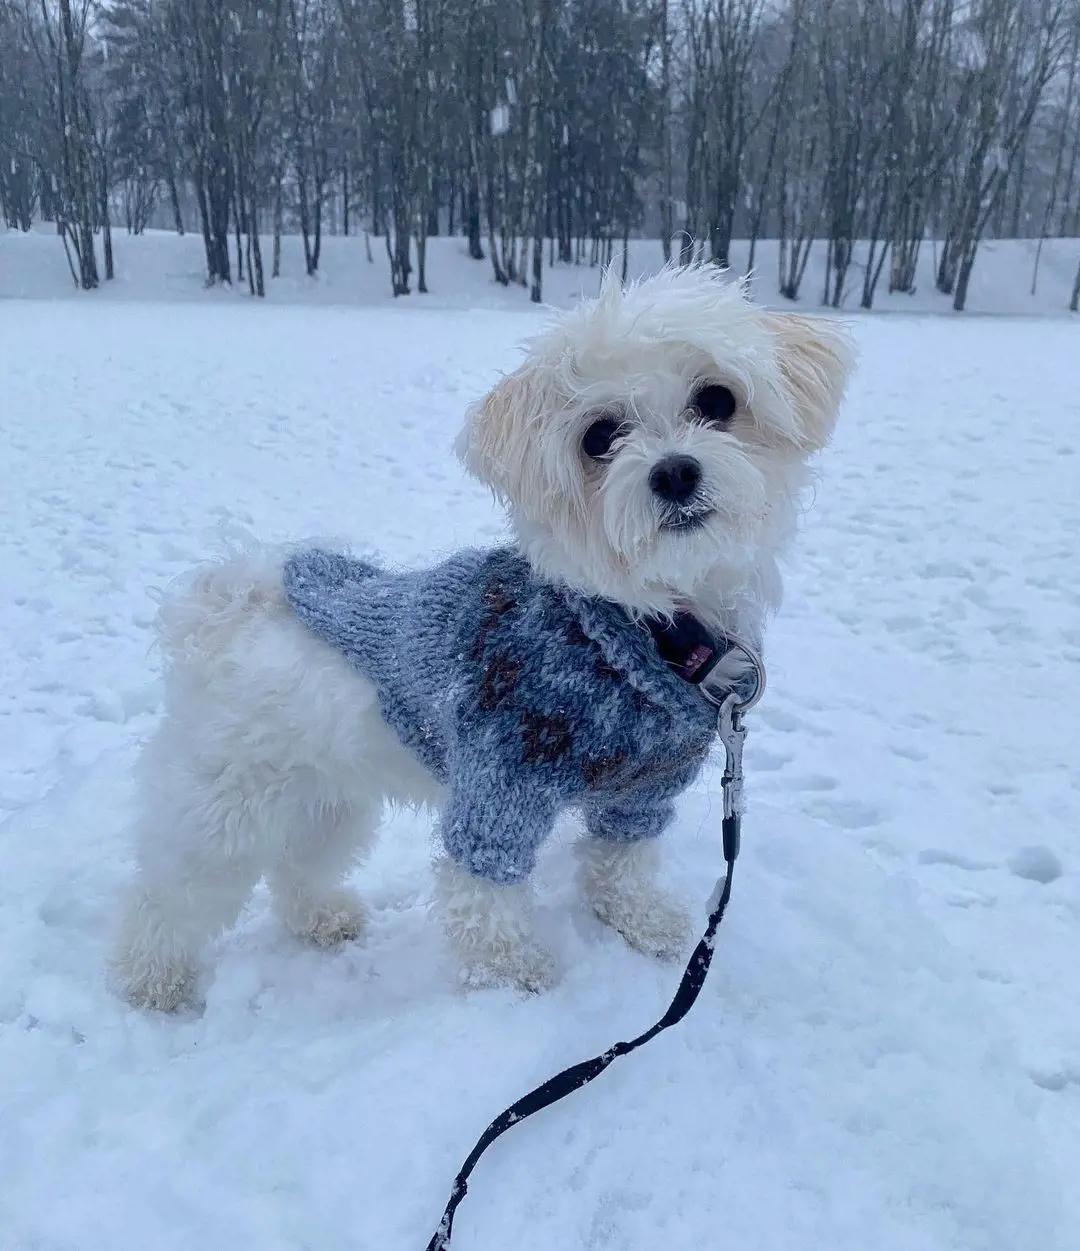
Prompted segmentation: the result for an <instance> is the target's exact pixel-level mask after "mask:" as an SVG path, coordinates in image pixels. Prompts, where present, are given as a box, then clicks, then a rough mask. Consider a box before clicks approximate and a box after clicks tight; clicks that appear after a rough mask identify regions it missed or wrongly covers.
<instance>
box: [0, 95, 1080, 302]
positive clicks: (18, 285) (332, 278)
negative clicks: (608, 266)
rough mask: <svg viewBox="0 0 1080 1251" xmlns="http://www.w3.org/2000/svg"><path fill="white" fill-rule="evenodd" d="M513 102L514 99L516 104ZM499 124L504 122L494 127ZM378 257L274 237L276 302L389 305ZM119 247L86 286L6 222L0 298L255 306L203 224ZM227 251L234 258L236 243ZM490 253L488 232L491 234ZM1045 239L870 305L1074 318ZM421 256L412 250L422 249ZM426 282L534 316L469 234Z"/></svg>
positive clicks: (380, 246)
mask: <svg viewBox="0 0 1080 1251" xmlns="http://www.w3.org/2000/svg"><path fill="white" fill-rule="evenodd" d="M511 103H512V102H511ZM502 108H504V106H501V105H500V106H498V108H496V109H495V110H494V111H493V114H492V125H493V126H496V127H497V126H499V125H501V124H502V122H503V121H505V120H506V119H505V118H502V119H501V120H500V117H499V110H500V109H502ZM496 133H498V132H497V130H496ZM369 242H370V249H371V260H370V261H369V260H368V250H367V246H366V245H365V241H364V238H363V236H362V235H361V236H355V235H352V236H349V237H348V238H345V237H342V236H340V235H331V234H327V235H325V236H324V237H323V241H322V260H321V262H320V268H319V273H318V275H317V276H316V277H315V278H310V277H308V275H307V273H306V268H305V264H304V252H303V247H302V246H301V241H300V239H299V237H297V236H285V237H284V238H283V240H282V265H281V277H280V278H276V279H274V278H271V277H270V268H271V259H272V253H273V240H272V239H271V238H269V237H267V236H264V237H263V239H262V254H263V263H264V266H265V272H266V285H267V295H266V299H267V302H268V303H284V304H295V303H303V304H321V305H325V304H334V305H341V304H345V305H352V306H355V305H364V306H370V305H372V304H377V305H381V306H384V307H392V306H393V305H394V304H395V301H394V299H393V296H392V295H391V293H390V268H389V262H388V260H387V255H386V242H385V240H384V239H381V238H378V239H375V238H373V239H371V240H370V241H369ZM113 246H114V249H115V253H116V279H115V280H114V281H113V282H107V283H106V282H103V283H102V286H101V287H100V289H99V290H97V291H96V292H94V293H93V294H92V295H90V296H87V295H86V294H85V293H82V292H78V291H76V290H75V288H74V287H73V285H72V281H71V274H70V272H69V270H68V265H67V261H66V260H65V259H64V249H63V247H62V246H61V243H60V241H59V239H57V237H56V233H55V227H52V226H48V225H46V226H41V227H39V228H38V229H37V230H36V231H34V232H31V233H29V234H22V233H20V232H19V231H15V230H8V231H6V232H5V231H4V230H3V229H2V228H0V299H3V298H4V297H12V296H14V297H22V298H36V299H40V298H49V299H72V298H74V299H84V300H85V299H87V298H90V299H94V300H97V301H99V302H104V301H110V302H111V301H113V300H150V301H154V302H161V301H162V300H168V301H169V302H175V301H178V300H179V301H190V300H195V301H199V302H201V303H215V304H222V303H250V302H251V296H250V295H249V294H248V283H247V278H246V277H245V279H244V281H243V282H237V283H236V285H235V286H234V288H233V289H232V290H231V291H222V290H221V289H220V288H219V289H216V290H212V291H207V290H206V289H205V287H204V285H203V284H204V279H205V276H206V256H205V251H204V248H203V242H202V236H201V235H200V234H199V233H198V232H196V233H194V234H187V235H185V236H184V237H183V238H179V237H177V236H176V235H175V234H173V233H171V232H166V231H147V232H146V233H145V234H143V235H139V236H137V237H132V236H130V235H127V234H126V233H124V232H122V231H120V230H117V231H115V232H114V235H113ZM230 246H231V253H232V255H233V256H234V257H235V246H234V245H230ZM483 247H484V252H485V254H486V253H487V239H486V238H485V239H484V240H483ZM1037 248H1038V240H1036V239H1002V240H988V241H986V242H985V243H983V244H982V246H981V247H980V248H979V255H978V258H977V260H976V262H975V269H974V272H973V274H972V279H971V286H970V288H969V291H968V303H967V312H966V313H964V314H954V313H953V312H952V297H951V296H946V295H942V294H941V293H940V292H938V291H936V290H935V288H934V272H935V263H936V261H937V256H938V248H937V245H935V244H934V243H932V242H927V243H925V244H924V245H923V247H922V248H921V249H920V253H919V262H918V266H917V273H916V290H915V292H914V293H913V294H910V295H907V294H899V293H898V294H895V295H890V294H889V293H888V274H887V273H886V274H885V275H883V278H882V281H881V282H880V283H879V284H878V289H877V294H876V295H875V297H874V310H873V311H874V313H875V314H877V313H881V314H891V315H895V314H898V313H900V314H904V315H910V314H925V313H938V314H943V315H947V316H949V317H953V316H958V315H962V316H965V317H969V318H970V317H971V316H972V315H976V314H977V315H986V314H995V315H1010V316H1021V315H1022V316H1051V317H1062V316H1065V317H1068V306H1069V298H1070V296H1071V294H1072V286H1073V280H1074V278H1075V276H1076V267H1077V264H1078V263H1080V239H1047V240H1046V241H1045V242H1044V244H1043V249H1042V256H1041V259H1040V260H1039V278H1038V285H1037V289H1036V293H1035V295H1032V294H1031V276H1032V271H1033V269H1034V267H1035V259H1036V251H1037ZM867 251H868V249H867V245H866V244H865V243H856V245H855V248H854V259H853V263H852V266H851V270H850V272H849V274H848V280H847V287H846V290H845V297H844V308H845V309H846V310H849V311H852V312H857V311H858V306H859V300H860V298H861V296H862V282H863V270H864V268H865V263H866V257H867ZM628 252H629V256H628V273H629V275H630V276H631V277H635V276H638V275H641V274H645V273H650V272H653V271H655V270H656V269H658V268H659V266H660V265H661V264H662V262H663V253H662V250H661V247H660V243H659V241H658V240H656V239H633V240H631V241H630V245H629V249H628ZM825 256H826V245H825V243H824V242H823V241H822V240H818V241H817V242H816V243H814V244H813V245H812V246H811V249H810V259H809V261H808V263H807V267H806V277H805V279H804V281H803V284H802V287H801V291H800V300H799V304H800V307H804V308H806V309H807V310H808V311H814V310H815V309H816V308H817V307H818V306H819V304H820V302H821V293H822V290H823V288H824V283H825ZM588 258H589V249H588V247H586V250H585V262H584V263H583V264H581V265H560V264H556V265H555V266H554V267H550V268H549V267H545V270H544V300H545V301H546V302H547V303H549V304H554V305H567V304H570V303H572V302H573V301H574V300H576V299H577V298H578V297H579V296H580V295H582V294H585V295H595V294H596V291H597V289H598V287H599V284H600V273H601V270H600V266H599V265H590V264H589V263H588ZM414 259H415V258H414ZM615 259H616V265H617V266H621V263H622V253H621V251H620V250H619V248H618V247H617V248H616V252H615ZM777 261H778V255H777V244H776V241H775V240H769V239H766V240H762V241H760V242H759V243H758V245H757V249H756V251H755V253H754V266H753V271H754V278H753V284H752V285H753V290H754V295H755V298H757V299H758V300H761V301H762V302H763V303H766V304H771V305H776V306H777V307H788V308H790V307H791V305H790V304H789V303H788V302H787V301H785V300H782V299H781V297H780V296H779V295H778V294H777ZM749 263H750V245H749V243H748V241H747V240H745V239H743V240H735V241H734V242H733V244H732V248H731V264H732V268H733V269H734V270H735V271H736V272H737V273H740V274H742V273H745V272H746V270H747V268H748V267H749ZM427 281H428V288H429V293H428V294H427V295H419V294H418V293H417V292H416V290H415V287H416V282H415V275H414V276H413V294H412V295H410V296H409V297H407V298H403V299H400V300H398V301H396V303H397V304H404V305H410V306H421V307H423V308H426V309H429V310H430V309H432V308H435V309H440V310H441V309H461V308H468V309H474V310H475V309H490V310H493V311H494V310H498V311H500V312H509V311H516V312H521V313H525V314H527V315H528V314H529V313H530V312H531V311H533V310H532V306H531V305H530V303H529V292H528V289H527V288H526V287H523V286H520V285H515V286H512V287H509V288H505V287H501V286H499V285H498V284H497V283H496V282H495V281H494V279H493V277H492V266H491V262H490V261H489V260H484V261H474V260H472V259H470V257H469V255H468V251H467V247H466V243H465V240H464V239H462V238H460V237H452V238H447V237H444V236H438V237H435V238H431V239H429V240H428V241H427Z"/></svg>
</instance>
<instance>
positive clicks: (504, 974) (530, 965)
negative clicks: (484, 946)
mask: <svg viewBox="0 0 1080 1251" xmlns="http://www.w3.org/2000/svg"><path fill="white" fill-rule="evenodd" d="M555 972H556V966H555V957H554V956H553V955H552V953H551V952H550V951H549V950H548V949H547V948H546V947H542V946H540V944H539V943H527V944H525V945H524V946H521V947H517V948H516V949H514V950H513V951H502V952H499V953H498V954H488V955H486V956H474V957H473V958H472V959H471V960H470V961H468V962H467V963H466V964H464V965H463V966H462V970H461V984H462V985H463V986H464V987H465V989H466V990H490V989H494V988H496V987H510V988H511V989H513V990H524V991H527V992H528V993H530V994H539V993H540V992H541V991H544V990H550V989H551V987H552V986H554V984H555Z"/></svg>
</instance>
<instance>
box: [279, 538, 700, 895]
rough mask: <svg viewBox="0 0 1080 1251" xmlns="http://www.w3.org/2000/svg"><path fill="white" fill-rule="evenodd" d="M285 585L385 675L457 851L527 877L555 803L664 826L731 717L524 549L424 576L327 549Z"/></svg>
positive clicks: (296, 605) (397, 721) (376, 677)
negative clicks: (541, 572)
mask: <svg viewBox="0 0 1080 1251" xmlns="http://www.w3.org/2000/svg"><path fill="white" fill-rule="evenodd" d="M283 580H284V586H285V592H286V595H287V597H288V600H289V603H290V604H291V606H292V608H293V610H294V612H295V613H296V615H297V617H298V618H299V620H300V621H301V622H303V623H304V624H305V625H306V626H307V627H308V628H310V629H311V630H312V631H313V632H314V633H315V634H316V635H317V636H318V637H319V638H321V639H323V640H325V641H326V642H327V643H329V644H330V645H331V646H333V647H335V648H337V649H338V650H340V651H341V652H343V653H344V655H345V656H346V657H347V658H348V660H349V661H350V662H351V663H352V664H353V665H354V666H355V667H356V668H357V669H358V670H359V671H360V672H361V673H362V674H363V675H364V676H365V677H366V678H367V679H368V680H369V681H371V682H372V683H373V684H374V686H375V688H376V690H377V692H378V698H379V705H380V710H381V712H382V715H383V718H384V719H385V720H386V722H387V723H388V724H389V725H390V726H392V727H393V729H394V730H395V731H396V732H397V734H398V736H399V737H400V739H401V741H402V743H404V744H405V746H406V747H407V748H409V749H411V750H412V752H414V753H415V755H416V756H417V757H418V758H419V759H420V760H421V761H422V763H423V764H424V765H426V766H427V768H428V769H430V770H431V772H432V773H433V774H435V776H436V777H437V778H438V779H439V781H440V782H442V783H443V784H444V785H445V786H446V788H447V791H448V795H447V802H446V806H445V809H444V811H443V814H442V819H441V830H440V832H441V836H442V840H443V843H444V845H445V847H446V851H447V852H448V854H449V855H450V856H452V857H453V858H454V859H455V860H456V861H457V862H458V863H459V864H460V865H462V866H463V867H464V868H466V869H468V870H469V871H470V872H471V873H473V874H475V875H477V876H479V877H483V878H487V879H489V880H490V881H493V882H498V883H511V882H519V881H522V880H523V879H525V878H526V877H527V876H528V875H529V874H530V873H531V872H532V869H533V866H534V864H535V861H536V853H537V850H538V848H539V847H540V844H541V843H542V842H543V840H544V839H545V837H546V836H547V834H548V833H549V832H550V830H551V828H552V825H553V823H554V821H555V818H556V816H557V814H558V813H559V812H560V811H561V810H563V809H565V808H567V807H577V808H580V810H581V811H582V814H583V816H584V820H585V823H586V827H587V829H588V831H589V833H590V834H591V835H593V836H594V837H597V838H602V839H611V840H616V841H633V840H636V839H642V838H650V837H653V836H655V835H657V834H659V833H660V832H661V831H662V830H663V829H664V827H665V826H666V825H667V824H668V822H669V821H670V819H671V817H672V814H673V803H672V800H673V797H674V796H676V795H678V794H679V793H680V792H681V791H682V790H684V789H685V788H686V787H687V786H688V785H689V784H690V783H691V782H692V781H693V780H694V778H695V777H696V776H697V775H698V773H699V772H700V770H701V767H702V765H703V763H704V761H705V758H706V756H707V754H708V752H709V748H710V745H711V743H712V739H713V736H714V734H715V730H716V712H715V709H713V708H711V707H710V706H709V704H708V703H707V702H706V700H705V699H704V698H703V697H702V695H701V693H700V692H699V691H698V690H696V689H695V688H694V686H693V685H691V683H689V682H687V681H685V680H684V679H683V678H681V677H679V676H678V675H677V674H676V672H675V671H674V670H673V669H672V668H671V667H670V666H669V664H668V663H666V662H665V661H664V660H663V659H661V656H660V654H659V652H658V650H657V644H656V642H654V639H653V636H652V634H651V633H650V632H649V629H648V628H647V627H645V626H643V625H642V624H640V623H637V622H635V621H633V620H632V619H631V618H630V617H629V616H628V615H627V613H626V612H625V611H624V610H623V609H622V608H620V607H619V606H618V605H616V604H613V603H611V602H609V601H606V600H602V599H594V598H589V597H586V596H583V595H579V594H577V593H575V592H572V591H569V590H567V589H565V588H559V587H556V586H553V585H551V584H550V583H546V582H543V581H540V580H539V579H538V578H537V577H536V576H535V575H534V573H533V572H532V570H531V568H530V566H529V564H528V563H527V561H526V560H525V559H524V558H523V557H522V556H521V555H520V553H518V552H517V551H516V550H514V549H511V548H496V549H494V550H489V551H463V552H459V553H457V554H456V555H454V556H453V557H451V558H450V559H449V560H447V561H445V562H444V563H442V564H440V565H438V566H436V567H434V568H432V569H427V570H422V571H418V572H389V571H386V570H383V569H380V568H379V567H377V566H375V565H373V564H370V563H368V562H366V561H362V560H356V559H353V558H351V557H348V556H343V555H338V554H335V553H331V552H326V551H321V550H312V551H305V552H301V553H297V554H295V555H293V556H291V557H290V558H289V559H288V560H287V562H286V564H285V567H284V571H283Z"/></svg>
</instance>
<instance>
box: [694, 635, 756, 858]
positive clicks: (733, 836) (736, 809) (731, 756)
mask: <svg viewBox="0 0 1080 1251" xmlns="http://www.w3.org/2000/svg"><path fill="white" fill-rule="evenodd" d="M727 641H728V643H729V644H730V646H729V648H728V654H729V655H730V654H731V652H734V651H739V652H742V654H743V655H744V656H745V657H746V659H747V660H748V661H749V662H750V667H749V672H748V673H747V674H746V677H745V678H744V679H743V680H741V681H740V682H739V684H738V685H737V686H736V688H735V689H734V690H730V689H728V690H726V691H713V690H712V689H710V687H709V684H708V682H707V681H706V682H703V683H702V684H701V686H700V688H699V689H700V690H701V693H702V695H704V696H705V698H706V699H707V700H708V701H709V703H710V704H712V705H713V706H714V707H715V708H716V710H717V715H716V732H717V734H718V735H719V738H720V741H721V742H722V743H723V744H724V775H723V777H722V779H721V781H720V786H721V792H722V794H723V797H724V821H723V833H724V859H725V860H726V861H727V862H728V865H731V864H732V863H733V862H734V860H735V857H736V856H738V854H739V842H740V825H741V818H742V806H743V805H742V793H743V745H744V744H745V742H746V727H745V726H744V725H743V715H744V714H745V713H747V712H749V710H750V709H751V708H753V707H754V705H755V704H756V703H757V702H758V700H759V699H760V698H761V696H762V695H763V694H764V692H765V664H764V662H763V661H762V659H761V655H760V653H759V652H758V651H757V649H756V648H754V647H751V646H750V644H749V643H744V642H743V641H742V639H738V638H733V637H731V636H730V635H729V636H728V640H727Z"/></svg>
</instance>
